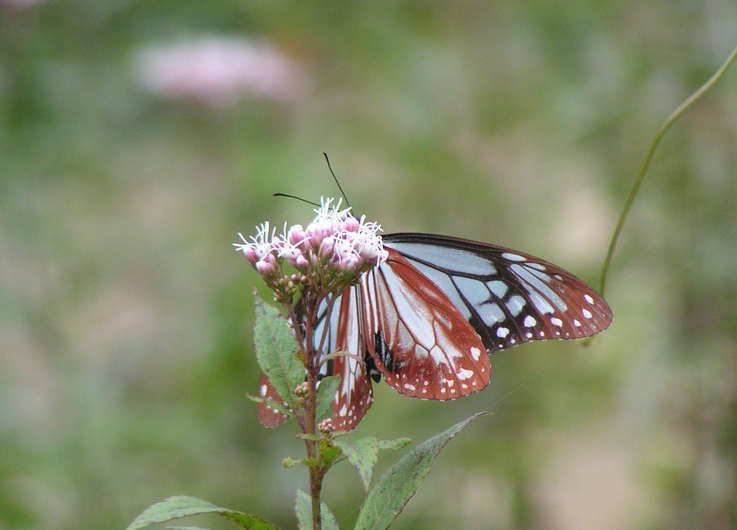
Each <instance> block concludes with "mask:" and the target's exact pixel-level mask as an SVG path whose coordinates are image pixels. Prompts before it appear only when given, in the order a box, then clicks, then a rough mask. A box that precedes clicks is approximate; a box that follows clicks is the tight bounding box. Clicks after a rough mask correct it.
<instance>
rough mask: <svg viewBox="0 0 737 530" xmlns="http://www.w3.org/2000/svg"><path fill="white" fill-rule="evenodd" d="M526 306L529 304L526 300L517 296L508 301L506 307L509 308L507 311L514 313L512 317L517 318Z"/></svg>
mask: <svg viewBox="0 0 737 530" xmlns="http://www.w3.org/2000/svg"><path fill="white" fill-rule="evenodd" d="M526 304H527V302H526V301H525V299H524V298H522V297H521V296H520V295H518V294H516V295H514V296H513V297H511V298H510V299H509V300H507V303H506V304H505V305H506V306H507V309H509V312H510V313H512V316H513V317H516V316H517V315H519V314H520V313H521V312H522V308H523V307H525V305H526Z"/></svg>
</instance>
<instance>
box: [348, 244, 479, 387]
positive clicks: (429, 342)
mask: <svg viewBox="0 0 737 530" xmlns="http://www.w3.org/2000/svg"><path fill="white" fill-rule="evenodd" d="M388 252H389V257H388V259H387V261H386V262H385V263H382V264H381V265H380V266H379V267H378V268H377V269H374V270H373V271H370V272H369V273H367V274H365V275H364V277H363V278H362V281H361V284H360V287H361V303H362V305H363V309H364V313H363V314H364V318H365V319H366V320H365V322H364V327H363V334H364V337H365V342H366V345H367V347H368V350H369V352H370V354H371V357H372V359H373V361H374V363H375V364H376V367H377V369H378V370H379V372H381V374H382V375H383V376H384V378H385V379H386V381H387V383H389V384H390V385H391V386H392V387H394V388H395V389H396V390H397V391H399V392H400V393H402V394H405V395H408V396H413V397H419V398H424V399H441V400H444V399H454V398H457V397H460V396H464V395H467V394H470V393H472V392H476V391H478V390H481V389H482V388H484V387H485V386H486V385H487V384H488V383H489V380H490V378H491V370H490V367H489V358H488V356H487V355H486V354H485V351H484V345H483V343H482V341H481V339H480V337H479V335H478V334H477V333H476V332H475V331H474V329H473V327H471V325H470V324H469V323H468V321H467V320H466V318H464V316H463V315H462V314H461V312H460V311H459V310H458V309H457V308H456V307H455V306H454V305H453V304H451V303H449V302H448V299H447V297H446V296H445V295H444V294H443V292H442V291H441V290H440V289H439V288H438V287H437V286H436V285H435V284H434V283H433V282H432V281H430V279H428V278H427V277H426V276H424V275H423V274H422V273H420V271H419V270H417V268H415V267H414V266H413V265H412V264H410V263H409V262H408V261H407V260H406V259H405V258H403V257H402V256H401V254H399V253H398V252H396V251H395V250H393V249H391V248H388Z"/></svg>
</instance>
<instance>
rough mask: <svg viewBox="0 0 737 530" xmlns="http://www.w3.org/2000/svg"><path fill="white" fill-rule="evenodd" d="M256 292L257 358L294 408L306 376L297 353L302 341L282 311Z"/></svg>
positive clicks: (281, 395) (278, 391)
mask: <svg viewBox="0 0 737 530" xmlns="http://www.w3.org/2000/svg"><path fill="white" fill-rule="evenodd" d="M254 296H255V297H256V314H255V323H254V326H253V337H254V339H253V340H254V343H255V346H256V359H257V360H258V364H259V366H260V367H261V370H262V371H263V372H264V373H265V374H266V377H268V378H269V381H271V384H272V385H273V386H274V388H275V389H276V391H277V393H278V394H279V396H280V397H281V398H282V399H283V400H284V402H285V403H286V404H287V405H289V407H290V408H293V409H294V408H296V407H295V402H294V397H293V391H294V389H295V388H296V387H297V385H299V384H300V383H302V382H304V380H305V367H304V365H303V364H302V363H301V362H299V360H297V357H296V355H297V352H298V351H299V344H298V343H297V341H296V339H295V338H294V332H293V331H292V330H291V328H290V327H289V325H288V324H287V321H286V320H285V319H284V317H283V316H282V315H281V313H279V311H278V310H277V309H276V308H274V307H271V306H270V305H267V304H266V303H264V301H263V300H261V298H259V296H258V293H256V292H255V291H254Z"/></svg>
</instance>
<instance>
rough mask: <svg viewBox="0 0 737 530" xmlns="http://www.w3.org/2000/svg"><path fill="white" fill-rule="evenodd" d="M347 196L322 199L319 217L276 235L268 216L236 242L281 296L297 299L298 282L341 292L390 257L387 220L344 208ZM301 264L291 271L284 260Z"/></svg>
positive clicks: (283, 298)
mask: <svg viewBox="0 0 737 530" xmlns="http://www.w3.org/2000/svg"><path fill="white" fill-rule="evenodd" d="M341 202H342V201H340V200H339V201H338V202H337V204H334V199H331V198H328V199H321V201H320V207H319V208H318V209H316V210H315V213H316V214H317V215H316V217H315V219H314V220H313V221H312V222H311V223H310V224H308V225H307V227H306V228H304V227H302V225H299V224H297V225H294V226H292V227H290V228H289V229H287V227H286V225H285V226H284V231H283V233H282V234H281V235H276V231H275V230H274V229H271V228H270V226H269V223H268V222H265V223H262V224H261V225H259V226H258V227H257V233H256V236H252V237H251V238H250V241H248V240H247V239H246V238H245V237H243V235H242V234H240V233H239V234H238V235H239V236H240V238H241V240H242V241H243V243H235V244H234V246H235V248H236V250H238V251H240V252H243V255H244V256H245V257H246V259H248V261H249V262H250V263H251V265H252V266H253V267H254V268H255V269H256V271H258V273H259V274H260V275H261V277H262V278H263V279H264V281H265V282H266V284H267V285H268V286H269V288H271V289H272V290H273V291H274V292H275V295H276V298H277V299H279V300H291V298H292V296H293V295H294V294H295V293H296V292H297V290H299V288H300V287H299V286H298V285H297V284H298V283H301V284H302V285H303V288H304V286H308V287H310V288H311V289H312V290H313V291H315V292H319V293H322V294H323V295H325V294H327V293H340V292H342V291H343V289H345V288H346V287H347V286H349V285H353V284H355V283H357V282H358V280H359V278H360V277H361V275H362V274H363V273H364V272H366V271H368V270H370V269H371V268H373V267H376V266H377V265H379V263H381V262H383V261H385V260H386V258H387V255H388V253H387V251H386V250H384V246H383V244H382V241H381V236H380V235H378V232H380V231H381V226H379V224H377V223H374V222H367V221H366V219H365V216H362V217H361V218H360V219H359V218H356V217H354V216H353V215H352V214H351V213H350V210H351V209H350V208H345V209H341V207H340V206H341ZM285 264H288V265H290V266H292V267H294V268H295V269H296V270H297V274H296V275H295V274H286V273H285V272H284V265H285Z"/></svg>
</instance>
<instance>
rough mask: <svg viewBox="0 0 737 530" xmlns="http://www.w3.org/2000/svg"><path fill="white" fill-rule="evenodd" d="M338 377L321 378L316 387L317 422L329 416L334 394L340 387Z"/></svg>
mask: <svg viewBox="0 0 737 530" xmlns="http://www.w3.org/2000/svg"><path fill="white" fill-rule="evenodd" d="M340 379H341V378H340V376H339V375H330V376H328V377H323V378H322V379H321V380H320V383H319V384H318V386H317V416H316V417H317V420H318V421H320V420H321V419H323V418H325V417H326V416H329V415H330V414H329V411H331V407H332V405H333V401H335V394H336V393H337V392H338V387H339V386H340Z"/></svg>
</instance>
